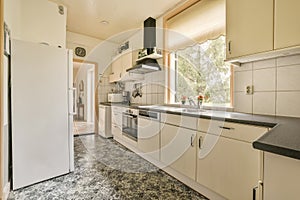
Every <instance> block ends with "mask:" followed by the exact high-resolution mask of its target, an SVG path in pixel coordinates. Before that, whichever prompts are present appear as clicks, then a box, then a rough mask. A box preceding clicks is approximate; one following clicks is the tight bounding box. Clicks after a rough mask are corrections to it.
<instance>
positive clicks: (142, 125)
mask: <svg viewBox="0 0 300 200" xmlns="http://www.w3.org/2000/svg"><path fill="white" fill-rule="evenodd" d="M159 133H160V126H159V121H158V120H154V119H150V118H143V117H138V148H139V149H140V150H141V151H142V152H144V153H145V154H146V155H149V156H151V157H152V158H154V159H156V160H159Z"/></svg>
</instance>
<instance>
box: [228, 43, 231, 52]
mask: <svg viewBox="0 0 300 200" xmlns="http://www.w3.org/2000/svg"><path fill="white" fill-rule="evenodd" d="M228 53H229V54H231V40H229V41H228Z"/></svg>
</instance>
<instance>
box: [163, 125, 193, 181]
mask: <svg viewBox="0 0 300 200" xmlns="http://www.w3.org/2000/svg"><path fill="white" fill-rule="evenodd" d="M161 126H162V129H161V161H162V163H164V164H165V165H167V166H170V167H171V168H173V169H175V170H176V171H178V172H180V173H181V174H183V175H185V176H187V177H189V178H191V179H193V180H195V173H196V159H195V158H196V147H195V144H194V140H195V139H196V131H193V130H190V129H185V128H180V127H177V126H173V125H168V124H163V125H161Z"/></svg>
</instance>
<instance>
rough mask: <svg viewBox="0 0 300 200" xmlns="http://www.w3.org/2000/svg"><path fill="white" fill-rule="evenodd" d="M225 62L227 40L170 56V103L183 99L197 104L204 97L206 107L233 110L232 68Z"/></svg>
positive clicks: (203, 44)
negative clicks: (231, 105)
mask: <svg viewBox="0 0 300 200" xmlns="http://www.w3.org/2000/svg"><path fill="white" fill-rule="evenodd" d="M224 59H225V36H219V37H218V38H217V39H214V40H207V41H206V42H203V43H201V44H195V45H193V46H189V47H186V48H185V49H181V50H176V51H173V52H171V54H170V72H169V73H170V80H169V81H170V87H171V90H170V103H179V102H181V101H182V98H183V97H184V96H185V97H191V98H192V99H193V100H194V101H195V102H196V100H197V96H198V95H199V94H201V95H203V96H204V103H203V104H204V105H214V106H230V102H231V99H230V97H231V88H230V85H231V66H230V64H226V63H225V62H224ZM185 104H188V101H187V100H186V103H185Z"/></svg>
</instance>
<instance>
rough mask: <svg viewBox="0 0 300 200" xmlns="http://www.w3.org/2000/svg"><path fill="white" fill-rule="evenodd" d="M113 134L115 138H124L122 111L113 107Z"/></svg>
mask: <svg viewBox="0 0 300 200" xmlns="http://www.w3.org/2000/svg"><path fill="white" fill-rule="evenodd" d="M111 132H112V135H113V136H114V137H118V138H121V137H122V110H121V108H117V107H112V109H111Z"/></svg>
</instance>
